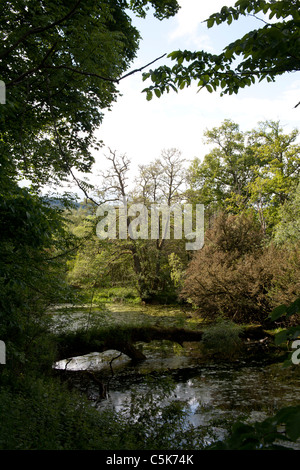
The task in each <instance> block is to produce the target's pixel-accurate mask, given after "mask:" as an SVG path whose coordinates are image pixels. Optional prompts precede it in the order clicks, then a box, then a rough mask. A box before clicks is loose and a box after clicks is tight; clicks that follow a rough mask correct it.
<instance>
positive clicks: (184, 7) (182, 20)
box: [168, 0, 235, 51]
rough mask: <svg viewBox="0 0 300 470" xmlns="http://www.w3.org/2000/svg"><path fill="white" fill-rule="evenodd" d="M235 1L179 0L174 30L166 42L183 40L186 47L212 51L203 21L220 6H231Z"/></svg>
mask: <svg viewBox="0 0 300 470" xmlns="http://www.w3.org/2000/svg"><path fill="white" fill-rule="evenodd" d="M234 3H235V0H210V1H208V2H200V1H199V0H179V4H180V6H181V9H180V10H179V12H178V14H177V15H176V17H175V22H174V23H175V28H174V29H173V30H172V31H171V32H170V34H169V37H168V40H169V41H170V42H175V41H177V40H179V39H180V40H181V41H182V40H184V41H185V45H186V47H196V48H201V49H206V50H209V51H211V50H212V49H213V47H212V44H211V41H210V38H209V35H208V34H207V26H206V24H205V23H203V21H205V20H206V19H207V18H208V17H209V16H210V15H211V14H212V13H216V12H217V11H219V10H220V9H221V8H222V6H224V5H226V6H232V5H234Z"/></svg>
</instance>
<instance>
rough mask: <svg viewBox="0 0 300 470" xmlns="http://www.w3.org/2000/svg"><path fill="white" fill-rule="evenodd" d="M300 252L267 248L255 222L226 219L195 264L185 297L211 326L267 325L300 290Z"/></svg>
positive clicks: (210, 234)
mask: <svg viewBox="0 0 300 470" xmlns="http://www.w3.org/2000/svg"><path fill="white" fill-rule="evenodd" d="M299 255H300V250H299V247H298V248H297V247H293V248H289V249H287V248H284V247H275V246H273V245H269V246H264V245H263V234H262V233H261V231H260V228H259V226H258V225H257V223H256V221H255V220H254V219H253V217H251V216H246V215H239V216H228V217H226V216H224V214H222V215H221V216H220V217H219V218H218V219H217V220H216V222H215V224H214V226H213V228H212V229H211V230H209V231H208V232H207V233H206V239H205V245H204V247H203V248H202V249H201V250H199V251H198V252H197V253H196V254H195V256H194V258H193V259H192V261H191V263H190V265H189V267H188V269H187V272H186V277H185V282H184V286H183V289H182V291H181V296H182V297H183V298H185V299H187V300H189V301H190V302H191V303H192V304H193V305H194V306H195V307H197V311H198V313H199V314H200V315H201V316H202V317H204V318H208V319H211V320H214V319H216V318H217V317H220V316H221V317H223V318H227V319H230V320H233V321H235V322H241V323H243V322H258V323H263V322H264V321H265V320H266V318H267V316H268V315H269V314H270V312H271V310H272V309H273V308H274V307H275V306H276V305H278V303H279V304H280V303H285V302H286V301H287V300H293V299H294V298H296V296H297V292H299V290H300V281H299V279H300V256H299Z"/></svg>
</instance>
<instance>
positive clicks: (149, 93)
mask: <svg viewBox="0 0 300 470" xmlns="http://www.w3.org/2000/svg"><path fill="white" fill-rule="evenodd" d="M152 97H153V93H152V91H150V90H147V96H146V100H147V101H151V100H152Z"/></svg>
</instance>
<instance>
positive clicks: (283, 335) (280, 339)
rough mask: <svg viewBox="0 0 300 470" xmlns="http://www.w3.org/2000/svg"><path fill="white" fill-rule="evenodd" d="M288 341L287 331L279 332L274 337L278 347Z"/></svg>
mask: <svg viewBox="0 0 300 470" xmlns="http://www.w3.org/2000/svg"><path fill="white" fill-rule="evenodd" d="M287 340H288V332H287V330H283V331H280V332H279V333H277V334H276V335H275V344H276V345H277V346H279V344H282V343H285V342H286V341H287Z"/></svg>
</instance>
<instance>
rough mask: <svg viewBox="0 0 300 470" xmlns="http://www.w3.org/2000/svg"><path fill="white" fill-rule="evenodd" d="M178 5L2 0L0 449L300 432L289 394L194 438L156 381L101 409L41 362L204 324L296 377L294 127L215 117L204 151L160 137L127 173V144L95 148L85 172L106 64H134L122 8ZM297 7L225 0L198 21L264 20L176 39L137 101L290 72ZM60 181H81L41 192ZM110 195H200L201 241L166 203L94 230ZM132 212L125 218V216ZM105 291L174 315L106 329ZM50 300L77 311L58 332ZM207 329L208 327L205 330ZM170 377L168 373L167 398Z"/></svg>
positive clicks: (267, 442) (249, 443)
mask: <svg viewBox="0 0 300 470" xmlns="http://www.w3.org/2000/svg"><path fill="white" fill-rule="evenodd" d="M178 9H179V5H178V3H177V1H176V0H151V1H148V0H126V1H123V0H122V1H121V0H120V1H119V0H103V1H102V0H101V1H99V2H93V1H92V0H85V1H82V0H77V1H71V0H67V1H66V0H61V1H58V2H52V1H49V0H45V1H42V2H38V1H36V0H28V1H26V2H24V1H19V0H14V1H10V2H2V3H1V4H0V13H1V15H0V21H1V28H0V36H1V45H0V79H1V80H2V81H3V82H4V84H5V88H6V102H5V104H0V126H1V127H0V223H1V230H0V290H1V295H0V340H1V341H3V342H4V344H5V361H3V360H2V363H1V364H0V417H1V420H0V449H1V450H111V449H113V450H114V449H115V450H117V449H123V450H124V449H125V450H128V449H141V450H145V449H178V448H181V449H189V448H193V449H196V450H197V449H199V448H207V449H208V450H212V449H230V450H239V449H250V450H258V449H281V448H284V449H285V448H286V447H284V446H283V445H281V444H278V442H277V441H278V439H280V442H282V441H285V440H286V441H288V442H289V443H291V442H292V443H298V444H299V438H300V406H299V404H294V405H293V406H288V407H282V408H280V409H279V410H277V412H276V413H274V414H273V415H272V416H268V417H267V418H266V419H265V420H263V421H260V422H257V423H252V424H244V423H241V422H237V423H235V424H234V426H233V428H232V429H231V430H230V431H229V432H228V435H227V437H226V439H224V440H223V441H222V442H219V441H218V442H213V443H211V444H210V445H207V446H206V447H204V446H203V443H202V440H201V436H202V435H201V430H199V429H193V430H191V429H189V430H188V431H187V430H186V428H185V425H184V421H183V419H184V406H183V405H182V404H180V403H179V402H177V401H171V402H170V404H169V406H167V407H166V408H165V409H164V410H163V411H162V410H161V409H160V408H159V401H160V400H153V397H154V395H153V394H154V393H158V392H155V384H154V385H153V384H152V386H153V390H154V391H153V390H152V392H153V394H152V395H151V393H149V395H147V396H146V397H141V396H140V397H137V405H136V406H137V408H138V409H141V410H144V414H143V418H141V421H140V422H139V421H138V420H135V417H134V416H135V415H134V414H133V415H132V416H130V419H128V416H126V415H122V414H120V413H119V414H117V413H105V412H99V411H98V410H97V409H95V407H93V406H91V403H90V401H89V400H88V398H87V397H86V396H84V394H82V393H80V392H79V391H78V390H77V389H76V387H70V384H69V383H68V381H66V380H65V379H64V378H62V377H61V375H63V374H59V373H57V370H55V369H54V368H53V364H55V363H56V362H57V361H59V360H62V359H68V358H71V357H75V356H83V355H85V354H88V353H91V352H95V351H97V352H103V351H107V350H110V349H114V350H117V351H119V352H121V353H123V354H125V355H127V356H128V357H129V358H130V359H131V360H132V361H133V363H139V362H142V361H144V360H145V355H144V353H143V351H142V350H141V349H140V348H139V347H137V346H136V345H137V343H140V342H143V343H150V342H151V341H154V340H155V341H165V340H167V341H170V342H173V343H178V344H180V345H182V344H183V343H184V342H189V341H191V342H198V343H201V342H203V344H204V343H205V341H208V340H211V341H212V346H211V348H212V349H214V348H215V350H216V351H219V352H220V350H222V348H223V346H224V345H225V346H226V342H228V344H229V347H230V348H233V349H231V351H230V354H229V356H228V354H227V353H226V352H225V353H224V354H225V355H224V357H225V360H226V361H228V360H229V359H228V358H229V357H236V355H235V354H236V353H237V351H239V348H241V347H242V344H244V343H245V342H246V341H247V340H249V339H251V340H254V343H255V344H256V345H257V346H258V348H259V351H260V354H264V355H266V357H268V358H269V359H270V358H271V359H272V360H274V361H275V362H280V363H282V364H283V367H284V368H286V369H287V370H289V371H290V374H291V375H293V376H295V377H298V378H299V369H298V367H299V365H298V364H299V360H298V356H299V354H298V355H297V354H295V352H294V351H293V347H294V346H292V345H293V344H296V343H297V341H298V343H299V340H298V338H299V335H300V326H299V316H300V297H299V295H300V294H299V292H300V251H299V248H300V246H299V243H300V241H299V240H300V183H299V176H300V143H299V142H300V139H299V130H298V129H294V130H293V131H291V132H285V131H284V128H283V126H282V125H281V123H280V121H272V120H266V121H264V122H258V123H257V125H256V127H255V128H254V129H248V130H246V131H244V130H243V131H242V130H241V129H240V126H239V123H236V122H233V121H232V120H231V119H226V120H224V121H223V122H221V123H220V125H219V126H218V127H215V128H212V129H206V130H205V131H204V133H203V137H204V138H205V139H206V142H207V143H208V144H209V145H210V149H211V150H210V151H208V152H207V153H206V154H205V155H199V156H197V157H195V158H194V159H193V161H192V162H187V161H186V160H185V156H184V155H183V154H182V153H181V151H180V150H179V149H177V148H168V149H162V151H161V154H160V155H159V156H154V158H153V161H152V162H150V163H147V164H141V165H140V166H139V168H138V174H137V176H136V177H135V178H134V184H132V183H130V180H131V178H130V177H131V171H132V168H131V162H130V157H128V156H127V155H125V154H122V153H121V152H119V151H117V150H114V149H108V151H107V155H106V163H107V165H106V168H107V169H106V170H105V171H103V173H102V175H101V179H100V180H99V181H98V183H97V186H96V185H93V184H91V183H90V182H89V179H88V176H89V174H90V173H91V172H92V169H93V164H94V162H95V154H97V151H98V150H99V149H100V148H101V145H102V143H101V142H100V141H98V140H97V139H96V137H95V131H96V129H97V128H99V126H100V124H101V122H102V120H103V111H104V110H106V109H110V107H111V106H112V104H113V103H114V102H115V101H116V100H117V99H118V94H119V92H118V84H119V82H120V80H123V79H128V77H130V74H132V73H140V72H142V70H139V71H136V70H135V71H131V72H130V65H131V64H132V61H133V59H134V58H135V57H136V54H137V51H138V48H139V42H140V40H141V38H140V33H139V31H138V30H137V29H136V28H135V27H134V26H133V24H132V20H131V16H130V15H132V14H134V15H136V16H137V17H142V18H146V17H147V15H148V14H154V16H156V18H158V19H159V20H163V21H166V20H167V19H168V18H169V17H171V16H174V15H176V13H177V12H178ZM299 11H300V5H299V1H297V0H292V1H290V0H289V1H286V0H282V1H271V0H270V1H267V0H239V1H237V2H236V4H235V6H234V7H230V8H229V7H223V8H222V10H221V11H220V12H219V13H216V14H214V15H212V16H211V17H210V18H209V19H208V20H207V26H208V28H211V27H217V25H218V24H221V23H224V22H226V23H228V24H229V25H230V24H231V22H232V21H233V20H237V21H238V19H239V18H240V17H241V16H246V15H250V14H251V15H252V14H253V15H257V14H259V13H260V12H262V13H264V14H265V15H268V16H269V19H270V22H269V23H268V22H265V23H264V24H262V25H261V28H259V29H257V30H256V31H253V32H251V33H248V34H246V35H245V36H244V37H242V38H240V39H239V40H237V41H236V42H234V43H232V44H229V45H228V46H226V45H225V44H224V51H223V53H222V54H221V55H219V56H213V55H211V54H209V53H207V52H205V51H197V52H191V51H174V52H172V53H171V54H170V57H171V59H172V60H173V61H175V65H174V67H173V68H169V67H166V66H161V67H158V68H156V69H153V70H148V69H147V70H143V73H144V80H145V82H146V83H147V84H148V86H147V88H145V90H144V93H145V99H146V100H151V99H161V100H163V98H164V96H163V95H164V93H167V92H173V91H174V92H179V93H180V90H181V89H183V88H185V87H187V86H189V85H190V84H191V83H192V82H193V81H196V83H197V86H198V87H199V89H201V88H206V89H207V90H208V91H209V92H211V93H213V92H218V91H220V92H221V94H222V93H223V94H227V93H228V94H233V93H238V91H239V90H240V89H241V88H244V87H246V86H252V85H254V84H255V82H257V81H262V80H267V81H275V80H276V77H278V76H279V75H282V74H284V73H291V72H299V69H300V57H299V49H300V48H299V41H300V34H299V25H300V14H299ZM145 21H147V19H146V20H145ZM236 59H239V61H238V62H236ZM237 63H238V65H236V64H237ZM149 83H150V84H149ZM298 104H299V103H298ZM297 106H298V105H297V103H295V107H297ZM78 172H80V173H81V174H84V175H86V176H87V178H79V177H78V176H77V175H78ZM24 180H26V181H30V184H27V185H25V186H24V184H22V182H23V181H24ZM70 180H72V181H73V182H75V183H76V185H77V187H78V189H79V190H80V191H81V194H83V195H84V196H83V197H81V198H78V196H77V195H75V194H72V193H67V192H65V193H64V194H63V195H58V194H59V192H58V191H57V192H56V193H55V195H54V196H53V192H48V193H45V187H50V186H51V188H54V189H57V188H59V187H60V185H62V184H64V183H67V182H69V181H70ZM124 201H126V203H127V204H128V205H130V204H140V205H142V206H143V207H144V208H145V209H146V210H147V214H149V210H150V206H151V204H153V203H155V204H165V205H167V206H168V207H172V206H173V205H179V206H180V207H184V205H185V204H191V205H192V207H196V206H197V204H202V205H204V245H203V247H202V248H201V249H199V250H195V251H193V250H187V249H186V246H185V243H186V240H185V239H184V237H176V236H175V234H174V222H175V221H174V217H175V216H172V215H171V216H170V219H169V223H170V237H164V236H163V233H161V232H160V233H159V235H158V237H157V238H155V239H149V238H148V239H143V238H142V237H140V238H139V237H138V238H131V237H130V236H127V237H126V238H125V239H124V238H120V237H116V238H115V239H110V238H106V239H101V238H99V236H98V235H97V224H99V221H101V216H99V215H98V214H99V213H97V209H98V208H99V206H101V205H102V204H104V203H105V204H109V205H111V206H112V207H116V208H118V207H119V205H120V203H122V202H124ZM135 216H136V215H135ZM135 216H133V215H129V216H128V217H127V221H126V224H127V226H129V225H130V224H132V222H133V221H134V219H135ZM117 223H120V220H119V219H118V220H117ZM106 304H119V305H120V304H121V305H125V306H126V305H133V306H135V307H136V308H139V306H140V307H141V308H143V309H147V308H148V307H149V308H155V309H158V310H159V309H160V308H161V309H163V308H166V307H173V306H174V307H175V308H176V309H179V310H180V312H181V314H182V315H183V317H182V318H183V320H182V323H181V324H179V323H178V324H176V325H174V324H173V323H172V322H169V323H168V322H165V323H164V324H161V323H159V322H156V323H151V324H147V323H145V324H143V323H141V324H128V325H125V326H123V327H122V328H121V327H119V326H118V325H117V324H112V325H110V326H109V327H104V323H103V318H104V317H105V305H106ZM64 306H74V307H76V308H82V309H85V312H87V322H86V323H85V324H84V326H83V327H78V328H75V329H74V328H73V329H72V328H71V329H69V330H68V329H66V330H60V331H59V332H57V330H56V325H55V322H56V321H57V314H55V315H52V313H53V311H54V310H55V308H57V307H59V308H64ZM97 312H98V313H97ZM73 321H74V320H72V316H71V317H70V319H68V322H73ZM216 327H217V328H218V327H220V328H221V329H222V330H223V333H224V335H223V336H222V337H221V339H220V337H218V334H216V336H214V334H213V331H214V328H216ZM210 328H211V329H210ZM210 331H211V333H210ZM226 332H227V333H226ZM219 334H220V332H219ZM230 341H231V343H230ZM298 343H297V344H298ZM262 344H263V352H262V351H261V345H262ZM265 344H266V346H265ZM299 345H300V343H299ZM222 351H223V350H222ZM223 352H224V351H223ZM296 353H297V351H296ZM209 357H210V359H211V357H213V358H214V357H215V356H214V355H212V356H209ZM295 357H296V359H295ZM293 358H294V359H293ZM297 374H298V375H297ZM95 380H97V378H95ZM169 389H170V383H169V382H168V380H167V381H166V383H165V388H164V391H163V396H164V394H167V393H168V391H169ZM147 400H148V401H147ZM143 401H145V403H147V406H148V408H147V410H146V411H147V412H146V411H145V409H144V408H143V406H145V404H144V403H143ZM279 428H280V431H279ZM282 429H283V430H282ZM171 431H172V432H171ZM201 443H202V444H201ZM201 445H202V447H201Z"/></svg>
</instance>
